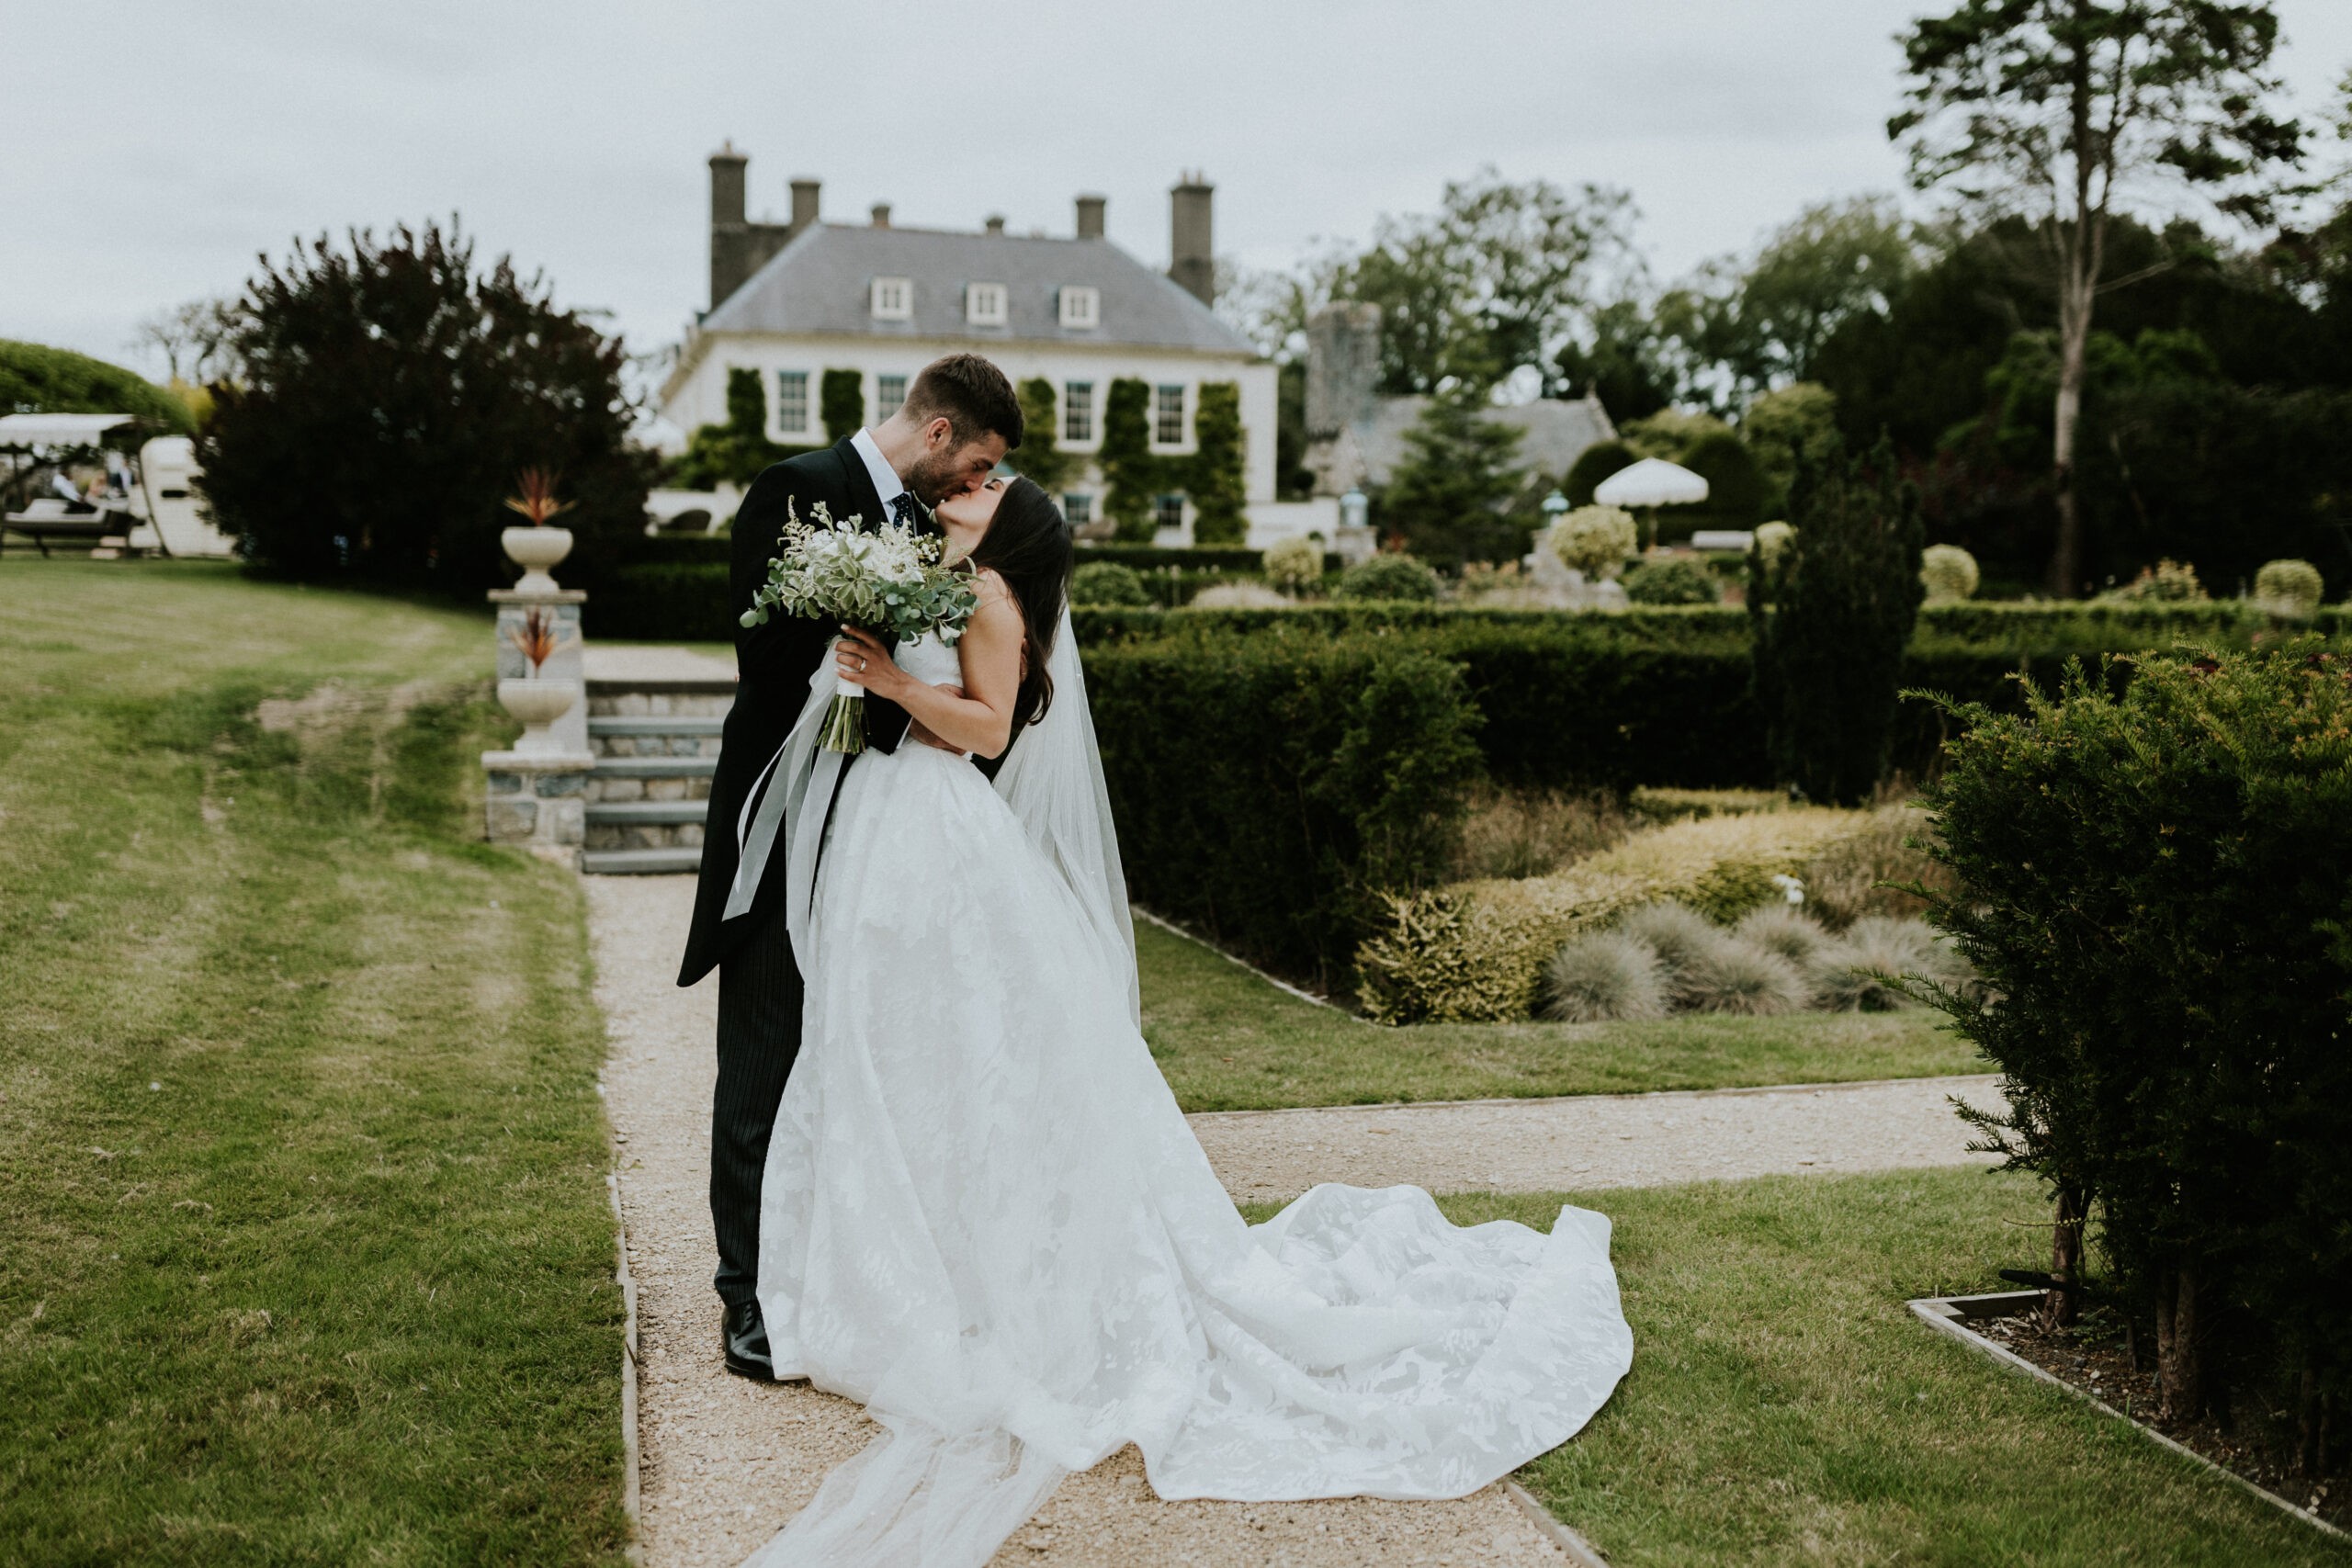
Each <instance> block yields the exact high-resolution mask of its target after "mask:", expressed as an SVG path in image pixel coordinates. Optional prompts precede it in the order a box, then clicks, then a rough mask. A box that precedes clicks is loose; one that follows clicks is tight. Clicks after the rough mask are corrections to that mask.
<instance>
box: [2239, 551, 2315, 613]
mask: <svg viewBox="0 0 2352 1568" xmlns="http://www.w3.org/2000/svg"><path fill="white" fill-rule="evenodd" d="M2324 587H2325V584H2324V583H2323V582H2322V581H2320V575H2319V568H2317V567H2315V566H2313V565H2312V563H2311V562H2309V561H2307V560H2275V561H2271V562H2268V563H2267V564H2266V565H2265V566H2264V567H2263V569H2262V570H2260V571H2257V572H2256V573H2255V574H2254V602H2255V603H2256V604H2259V605H2260V606H2261V607H2262V608H2264V609H2265V610H2267V611H2269V612H2270V613H2271V614H2272V615H2279V616H2283V617H2284V618H2286V619H2287V620H2290V621H2308V620H2310V619H2311V618H2312V615H2316V614H2317V613H2318V611H2319V599H2320V593H2321V591H2322V590H2323V589H2324Z"/></svg>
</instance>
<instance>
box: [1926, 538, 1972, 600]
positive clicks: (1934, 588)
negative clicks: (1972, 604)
mask: <svg viewBox="0 0 2352 1568" xmlns="http://www.w3.org/2000/svg"><path fill="white" fill-rule="evenodd" d="M1919 581H1921V582H1923V583H1925V584H1927V587H1928V604H1958V603H1960V602H1961V601H1962V600H1963V599H1973V598H1975V597H1976V582H1977V575H1976V558H1975V557H1974V556H1972V555H1970V554H1969V553H1968V552H1967V551H1966V550H1963V549H1962V548H1961V547H1959V546H1958V545H1929V546H1928V547H1927V548H1926V549H1925V550H1923V551H1921V552H1920V554H1919Z"/></svg>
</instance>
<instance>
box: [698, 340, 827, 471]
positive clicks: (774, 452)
mask: <svg viewBox="0 0 2352 1568" xmlns="http://www.w3.org/2000/svg"><path fill="white" fill-rule="evenodd" d="M814 450H815V448H814V447H810V446H785V445H783V444H781V443H779V442H775V441H771V440H769V439H768V394H767V386H766V383H765V382H763V380H762V379H761V378H760V373H759V372H758V371H756V370H746V369H744V368H743V367H741V366H735V367H730V368H729V370H728V372H727V423H724V424H706V425H700V426H698V427H696V429H695V433H694V434H692V435H690V436H688V437H687V438H686V449H685V451H684V454H682V455H681V456H680V457H678V459H677V460H676V461H675V462H674V463H673V464H672V465H671V467H670V471H669V474H668V475H667V478H668V479H669V481H670V482H671V483H672V484H673V485H676V486H678V487H679V488H680V489H682V490H709V489H712V488H713V487H715V486H718V485H720V484H733V485H748V484H750V483H751V482H752V480H753V479H757V478H759V477H760V470H761V469H763V468H766V467H767V466H768V465H769V464H771V463H781V462H783V461H784V460H785V459H786V457H797V456H798V455H799V454H801V453H803V452H809V451H814Z"/></svg>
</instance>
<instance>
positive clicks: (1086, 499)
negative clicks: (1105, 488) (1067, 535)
mask: <svg viewBox="0 0 2352 1568" xmlns="http://www.w3.org/2000/svg"><path fill="white" fill-rule="evenodd" d="M1062 518H1063V520H1064V521H1065V522H1067V523H1069V525H1070V526H1071V527H1073V528H1084V527H1088V526H1091V525H1092V524H1093V522H1094V495H1093V492H1092V491H1071V492H1070V493H1069V494H1068V495H1065V496H1063V497H1062Z"/></svg>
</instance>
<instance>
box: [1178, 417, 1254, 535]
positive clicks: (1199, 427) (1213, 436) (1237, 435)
mask: <svg viewBox="0 0 2352 1568" xmlns="http://www.w3.org/2000/svg"><path fill="white" fill-rule="evenodd" d="M1193 447H1194V451H1193V456H1192V457H1191V458H1190V459H1189V460H1188V461H1187V462H1186V463H1185V467H1186V468H1188V469H1189V470H1190V472H1189V474H1188V476H1187V483H1186V484H1185V487H1184V488H1185V490H1186V491H1188V492H1189V493H1190V494H1191V496H1192V498H1193V543H1194V544H1196V545H1238V544H1240V543H1241V542H1242V541H1243V540H1244V539H1245V538H1246V537H1248V536H1249V532H1250V520H1249V519H1248V517H1246V516H1245V515H1243V513H1242V504H1243V502H1245V501H1246V500H1247V499H1248V486H1247V479H1245V477H1244V474H1243V472H1242V467H1241V464H1242V452H1241V389H1240V387H1239V386H1238V385H1236V384H1235V383H1234V382H1231V381H1205V382H1203V383H1202V385H1201V405H1200V407H1199V408H1198V409H1197V410H1196V411H1194V412H1193Z"/></svg>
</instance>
